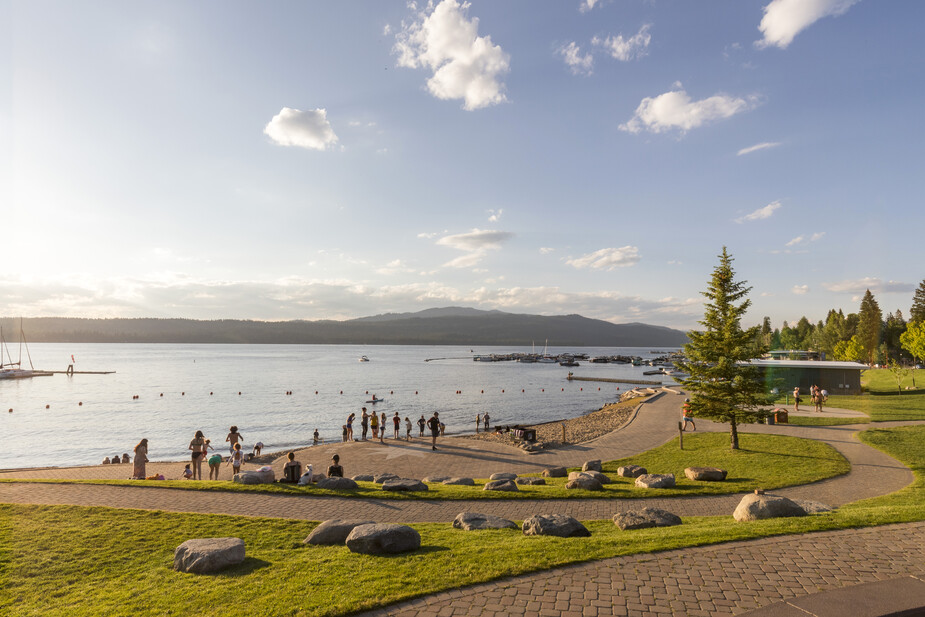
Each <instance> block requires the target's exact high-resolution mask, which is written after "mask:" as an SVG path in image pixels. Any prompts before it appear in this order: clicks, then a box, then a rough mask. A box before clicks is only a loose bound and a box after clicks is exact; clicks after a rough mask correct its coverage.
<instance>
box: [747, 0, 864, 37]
mask: <svg viewBox="0 0 925 617" xmlns="http://www.w3.org/2000/svg"><path fill="white" fill-rule="evenodd" d="M858 2H860V0H771V2H770V3H769V4H768V5H767V6H765V7H764V17H762V18H761V23H760V24H759V25H758V29H759V30H760V31H761V33H762V35H764V38H762V39H761V40H760V41H755V47H757V48H759V49H764V48H765V47H771V46H776V47H780V48H781V49H785V48H786V47H787V46H788V45H790V43H791V42H792V41H793V38H794V37H795V36H796V35H797V34H799V33H800V32H801V31H803V30H804V29H806V28H808V27H809V26H811V25H812V24H814V23H815V22H817V21H819V20H820V19H822V18H823V17H829V16H838V15H842V14H844V13H845V12H846V11H847V10H848V9H850V8H851V7H852V6H853V5H855V4H857V3H858Z"/></svg>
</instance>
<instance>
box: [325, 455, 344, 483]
mask: <svg viewBox="0 0 925 617" xmlns="http://www.w3.org/2000/svg"><path fill="white" fill-rule="evenodd" d="M328 477H329V478H343V477H344V468H343V467H341V466H340V456H338V455H337V454H335V455H334V456H332V457H331V465H330V466H329V467H328Z"/></svg>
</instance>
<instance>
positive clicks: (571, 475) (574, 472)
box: [568, 471, 590, 480]
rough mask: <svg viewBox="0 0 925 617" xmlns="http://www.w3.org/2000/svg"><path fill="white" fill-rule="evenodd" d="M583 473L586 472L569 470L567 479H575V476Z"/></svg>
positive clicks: (577, 476)
mask: <svg viewBox="0 0 925 617" xmlns="http://www.w3.org/2000/svg"><path fill="white" fill-rule="evenodd" d="M583 475H587V474H586V473H585V472H583V471H570V472H568V479H569V480H575V479H577V478H580V477H581V476H583ZM588 477H590V476H588Z"/></svg>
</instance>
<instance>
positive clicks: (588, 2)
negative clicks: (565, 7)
mask: <svg viewBox="0 0 925 617" xmlns="http://www.w3.org/2000/svg"><path fill="white" fill-rule="evenodd" d="M600 1H601V0H581V4H580V5H579V7H578V10H579V11H581V12H582V13H587V12H588V11H590V10H591V9H593V8H594V7H595V6H596V5H597V4H598V3H599V2H600Z"/></svg>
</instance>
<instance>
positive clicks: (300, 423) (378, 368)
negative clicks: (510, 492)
mask: <svg viewBox="0 0 925 617" xmlns="http://www.w3.org/2000/svg"><path fill="white" fill-rule="evenodd" d="M30 350H31V356H32V360H33V363H34V365H35V367H36V368H37V369H43V370H62V369H64V368H66V367H67V365H68V364H69V363H70V356H71V354H73V355H74V356H75V358H76V360H77V362H76V365H75V369H76V370H79V371H104V370H106V371H116V373H115V374H113V375H74V376H66V375H54V376H52V377H36V378H33V379H25V380H8V381H0V440H2V445H0V469H10V468H20V467H35V466H53V465H82V464H96V463H99V462H100V461H101V460H102V459H103V458H104V457H105V456H112V455H113V454H115V453H119V454H121V453H123V452H128V453H129V454H130V455H131V452H132V448H133V447H134V445H135V444H136V443H138V441H139V440H140V439H141V438H142V437H147V438H148V440H149V458H150V459H151V460H178V459H181V458H186V457H187V455H188V450H187V445H188V444H189V441H190V439H191V438H192V437H193V434H194V433H195V432H196V431H197V430H202V431H203V432H204V433H205V435H206V437H207V438H209V439H211V440H212V442H213V444H214V445H215V447H216V449H217V450H219V451H220V452H223V453H224V452H225V449H224V446H225V443H224V441H225V436H226V435H227V433H228V428H229V426H231V425H232V424H235V425H237V426H238V427H239V431H240V432H241V433H242V434H243V436H244V445H245V448H246V449H248V450H249V449H250V448H251V447H252V446H253V444H254V443H255V442H257V441H262V442H263V443H264V444H265V447H266V448H267V449H270V450H282V449H288V448H295V447H300V446H306V445H310V444H311V440H312V432H313V431H314V429H316V428H317V429H318V430H319V432H320V433H321V437H322V438H323V439H324V440H325V441H331V440H336V441H339V440H340V438H341V426H342V425H343V424H344V423H345V422H346V418H347V416H348V414H350V413H351V412H356V413H357V414H358V415H359V413H360V408H361V407H362V406H363V405H365V404H366V401H367V400H368V399H370V397H371V395H372V394H373V393H375V394H377V395H378V396H379V397H380V398H385V401H384V402H382V403H379V404H377V405H375V408H376V410H377V411H379V412H380V413H381V412H383V411H384V412H385V413H386V414H387V416H388V417H389V418H391V417H392V415H393V414H394V413H395V412H396V411H397V412H399V414H400V415H401V417H402V418H405V417H406V416H407V417H410V418H411V420H412V422H414V421H415V420H416V419H417V418H419V417H420V416H421V415H422V414H423V415H424V416H425V417H427V418H429V417H430V415H431V414H432V413H433V412H434V411H435V410H438V411H440V418H441V420H443V422H445V423H446V425H447V433H461V432H471V431H472V430H473V429H474V422H475V416H476V414H479V413H481V414H483V413H485V412H486V411H487V412H489V413H490V415H491V420H492V424H511V423H534V422H540V421H544V420H559V419H563V418H569V417H575V416H579V415H582V414H585V413H588V412H590V411H593V410H596V409H599V408H600V407H601V406H602V405H604V404H605V403H608V402H612V401H614V400H616V399H617V398H618V396H619V394H620V392H622V391H623V390H626V389H628V388H631V387H632V386H630V385H626V384H613V383H595V382H578V381H572V382H570V381H568V380H567V379H566V377H567V375H568V372H569V371H573V372H574V373H575V374H576V375H579V376H588V377H610V378H622V379H633V378H636V379H640V378H641V379H649V380H657V379H659V378H658V377H657V376H656V377H642V371H643V370H646V369H644V368H641V367H633V366H630V365H617V364H591V363H588V362H581V366H579V367H573V368H566V367H561V366H559V365H558V364H522V363H518V362H486V363H483V362H473V361H472V356H473V355H474V354H490V353H510V352H517V351H520V352H529V351H531V350H530V348H528V347H522V348H514V347H504V348H501V347H478V348H473V349H471V350H470V348H469V347H459V346H366V345H363V346H352V345H128V344H126V345H117V344H33V345H30ZM568 351H573V352H584V353H587V354H589V355H590V356H591V357H593V356H597V355H617V354H620V355H637V356H641V357H643V358H649V357H653V354H651V353H650V350H649V349H642V348H614V347H607V348H604V347H601V348H587V347H585V348H555V349H553V348H550V349H549V352H550V353H559V352H568ZM664 351H667V349H665V350H664ZM361 355H366V356H368V357H369V359H370V361H369V362H359V361H358V359H359V357H360V356H361ZM432 358H441V359H439V360H432V361H429V362H428V361H426V360H427V359H432ZM665 383H671V381H670V380H669V379H668V378H665ZM618 386H619V390H618V389H617V387H618ZM287 391H292V394H291V395H287V394H286V392H287ZM457 391H461V394H457V393H456V392H457ZM239 392H240V394H239ZM367 393H368V394H367ZM162 394H163V396H161V395H162ZM135 395H138V399H134V398H133V396H135ZM80 403H82V405H81V404H80ZM46 405H47V406H48V408H47V409H46ZM366 406H367V407H368V408H370V410H372V408H373V406H372V405H366ZM8 409H13V412H12V413H9V412H8V411H7V410H8ZM355 426H356V432H357V433H359V430H360V429H359V421H357V422H356V424H355ZM389 426H390V428H391V424H390V425H389ZM416 430H417V425H415V431H416ZM387 434H391V430H390V431H388V432H387ZM220 446H221V447H220Z"/></svg>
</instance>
